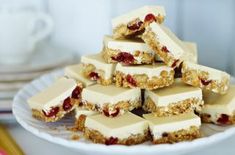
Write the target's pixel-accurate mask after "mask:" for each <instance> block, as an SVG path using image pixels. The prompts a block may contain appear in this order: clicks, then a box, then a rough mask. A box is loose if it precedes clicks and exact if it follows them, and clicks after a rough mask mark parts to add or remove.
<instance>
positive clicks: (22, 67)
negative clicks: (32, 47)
mask: <svg viewBox="0 0 235 155" xmlns="http://www.w3.org/2000/svg"><path fill="white" fill-rule="evenodd" d="M76 59H77V55H76V54H75V52H73V51H70V50H68V49H65V48H62V47H58V46H55V45H51V44H48V43H41V44H39V45H38V47H37V49H36V51H35V53H34V54H33V56H32V57H31V58H30V60H29V61H28V62H26V63H25V64H19V65H5V66H4V65H2V64H0V66H1V67H0V73H4V74H8V75H9V74H11V73H20V72H21V73H22V72H24V73H25V72H32V71H33V72H36V71H42V70H49V69H52V68H56V67H60V66H64V65H65V64H68V63H70V64H71V63H73V62H74V61H75V60H76ZM1 75H2V74H1Z"/></svg>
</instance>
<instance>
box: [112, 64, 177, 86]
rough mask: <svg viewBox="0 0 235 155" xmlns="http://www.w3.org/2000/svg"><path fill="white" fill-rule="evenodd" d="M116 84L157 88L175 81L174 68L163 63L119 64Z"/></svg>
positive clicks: (116, 72)
mask: <svg viewBox="0 0 235 155" xmlns="http://www.w3.org/2000/svg"><path fill="white" fill-rule="evenodd" d="M115 78H116V86H118V87H130V88H136V87H138V88H141V89H148V90H152V89H157V88H162V87H166V86H169V85H171V84H172V83H173V82H174V70H173V69H172V68H171V67H168V66H166V65H164V64H162V63H156V64H154V65H141V66H124V65H121V64H117V66H116V71H115Z"/></svg>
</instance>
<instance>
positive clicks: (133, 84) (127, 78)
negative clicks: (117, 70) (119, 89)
mask: <svg viewBox="0 0 235 155" xmlns="http://www.w3.org/2000/svg"><path fill="white" fill-rule="evenodd" d="M126 80H127V82H128V83H130V84H131V85H132V86H134V87H136V86H137V84H136V81H135V80H134V78H133V77H132V76H131V75H130V74H128V75H127V76H126Z"/></svg>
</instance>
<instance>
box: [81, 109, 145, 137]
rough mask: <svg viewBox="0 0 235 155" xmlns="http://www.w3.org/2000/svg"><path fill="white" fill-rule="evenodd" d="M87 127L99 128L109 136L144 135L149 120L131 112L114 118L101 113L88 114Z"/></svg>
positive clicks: (103, 133)
mask: <svg viewBox="0 0 235 155" xmlns="http://www.w3.org/2000/svg"><path fill="white" fill-rule="evenodd" d="M85 127H87V128H88V129H93V130H97V131H99V132H100V133H101V134H102V135H104V136H105V137H107V138H110V137H118V138H120V139H124V138H128V137H129V136H131V135H137V134H141V135H144V131H146V130H147V129H148V122H147V121H146V120H144V119H143V118H141V117H139V116H136V115H134V114H132V113H130V112H128V113H125V114H124V115H121V116H118V117H114V118H110V117H106V116H104V115H102V114H99V115H93V116H88V117H87V118H86V122H85Z"/></svg>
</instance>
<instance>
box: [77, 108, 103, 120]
mask: <svg viewBox="0 0 235 155" xmlns="http://www.w3.org/2000/svg"><path fill="white" fill-rule="evenodd" d="M96 114H99V113H98V112H97V111H91V110H86V109H83V108H81V107H76V108H75V118H76V119H78V118H79V117H80V116H81V115H85V116H92V115H96Z"/></svg>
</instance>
